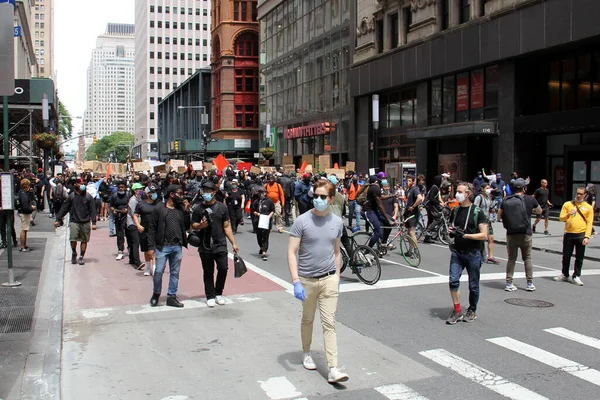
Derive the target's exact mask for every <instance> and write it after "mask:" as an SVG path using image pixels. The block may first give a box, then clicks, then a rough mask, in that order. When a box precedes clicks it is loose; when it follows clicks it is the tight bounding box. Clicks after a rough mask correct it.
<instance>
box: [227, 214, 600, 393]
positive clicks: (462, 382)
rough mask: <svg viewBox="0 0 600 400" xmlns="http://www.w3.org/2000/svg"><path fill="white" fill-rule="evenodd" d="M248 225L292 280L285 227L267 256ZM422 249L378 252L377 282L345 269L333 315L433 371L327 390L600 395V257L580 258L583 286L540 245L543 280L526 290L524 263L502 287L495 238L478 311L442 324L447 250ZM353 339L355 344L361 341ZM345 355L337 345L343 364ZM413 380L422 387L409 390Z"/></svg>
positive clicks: (245, 243) (247, 253) (273, 264)
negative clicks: (412, 261)
mask: <svg viewBox="0 0 600 400" xmlns="http://www.w3.org/2000/svg"><path fill="white" fill-rule="evenodd" d="M249 228H250V227H249V224H246V225H245V226H244V227H241V229H240V231H241V233H240V234H238V236H237V240H238V243H239V245H240V247H241V248H242V255H243V256H244V257H245V259H246V260H247V261H249V262H251V263H253V264H255V265H256V266H257V267H259V268H260V269H262V270H264V271H267V272H268V273H270V274H272V275H274V276H276V277H278V278H281V279H283V280H285V281H289V273H288V271H287V262H286V249H287V241H288V235H287V233H284V234H279V233H276V232H273V233H272V234H271V241H270V249H269V253H270V257H269V261H267V262H264V261H262V260H261V259H260V258H259V257H258V247H257V245H256V238H255V236H254V235H252V234H251V232H250V229H249ZM420 249H421V254H422V262H421V265H420V266H419V268H412V267H409V266H407V265H406V263H405V261H404V260H403V258H402V256H401V255H400V253H399V250H395V251H392V252H391V253H389V254H388V255H387V256H386V257H385V258H384V259H383V260H382V269H383V271H382V277H381V280H380V282H379V283H378V284H377V285H375V286H366V285H363V284H362V283H360V282H359V281H358V280H357V279H355V277H353V275H352V274H351V272H350V271H346V272H344V274H343V280H342V285H341V291H342V294H341V297H340V303H339V308H338V310H339V311H338V316H337V317H338V321H339V322H340V323H341V324H343V325H345V326H347V327H349V328H351V329H352V330H354V331H356V332H358V333H360V334H361V335H363V336H364V337H365V338H369V339H373V340H376V341H377V342H380V343H382V344H384V345H385V346H388V347H389V348H390V349H392V350H394V351H396V352H399V353H400V354H402V355H404V356H407V357H408V358H410V359H411V360H413V361H416V362H417V363H419V364H422V365H424V366H426V367H428V368H430V369H431V370H433V371H435V373H436V375H435V376H433V377H430V378H428V379H421V380H415V381H412V382H410V384H409V386H408V387H403V386H394V385H387V386H385V387H384V388H383V389H381V390H380V392H384V393H388V394H387V395H383V394H380V393H379V392H377V391H375V392H373V391H367V392H362V391H355V392H352V391H349V392H347V393H338V394H336V395H333V397H325V398H336V399H354V398H356V399H367V398H368V399H371V398H372V399H384V398H389V399H408V398H415V399H416V398H427V399H447V398H462V399H496V398H498V399H500V398H505V397H507V398H512V399H536V398H537V399H542V398H549V399H566V398H570V399H592V398H599V394H598V393H600V388H599V386H600V372H599V371H598V370H600V358H599V357H598V356H599V355H600V340H599V339H598V337H600V315H599V314H598V312H597V305H598V300H597V299H598V293H599V289H600V276H598V274H600V263H596V262H592V261H586V262H585V263H584V272H583V276H582V280H583V281H584V283H585V286H583V287H577V286H575V285H572V284H568V283H557V282H554V281H553V280H552V277H553V276H555V275H558V274H560V265H561V258H560V257H561V256H559V255H556V254H549V253H544V252H538V251H534V254H533V261H534V265H535V268H534V276H535V277H536V278H534V283H535V285H536V287H537V290H536V291H535V292H527V291H525V290H523V288H524V286H525V279H524V274H523V272H524V270H523V264H522V263H520V264H518V265H517V267H516V271H517V274H516V275H515V282H514V283H515V285H516V286H517V287H519V290H518V291H516V292H505V291H504V290H503V289H504V284H505V281H504V274H505V266H506V248H505V247H504V246H496V257H497V258H499V259H500V260H501V264H500V265H490V264H484V265H483V266H482V270H481V273H482V281H481V289H480V302H479V308H478V313H477V314H478V319H477V320H476V321H475V322H473V323H459V324H457V325H455V326H449V325H446V324H445V320H446V318H447V316H448V314H449V312H450V311H451V306H452V303H451V300H450V296H449V293H448V279H447V275H448V264H449V250H448V249H447V247H445V246H442V245H426V244H420ZM586 272H587V273H588V274H587V275H586ZM461 289H464V290H463V291H462V294H463V296H462V299H463V300H462V304H463V308H464V309H466V307H467V306H468V285H467V282H462V283H461ZM507 299H524V300H542V301H545V302H549V303H551V304H552V306H551V307H546V308H540V307H523V306H516V305H511V304H508V303H506V300H507ZM355 346H356V349H357V351H358V350H359V349H360V348H361V343H360V342H357V343H356V344H355ZM347 358H348V356H347V354H343V353H342V354H340V362H341V363H342V364H344V362H345V361H344V360H345V359H347ZM355 367H356V366H355ZM409 388H410V389H412V390H413V391H414V392H416V393H410V392H407V391H408V390H410V389H409ZM390 393H392V394H390ZM394 393H395V394H394ZM407 393H408V394H407ZM419 395H420V396H422V397H418V396H419ZM403 396H404V397H403ZM410 396H413V397H410ZM415 396H416V397H415ZM309 398H311V397H310V396H309Z"/></svg>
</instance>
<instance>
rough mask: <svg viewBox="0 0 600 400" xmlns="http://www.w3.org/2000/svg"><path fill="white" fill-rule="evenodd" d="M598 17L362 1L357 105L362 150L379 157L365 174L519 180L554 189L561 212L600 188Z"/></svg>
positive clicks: (599, 10)
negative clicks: (403, 170)
mask: <svg viewBox="0 0 600 400" xmlns="http://www.w3.org/2000/svg"><path fill="white" fill-rule="evenodd" d="M360 3H368V4H363V6H362V7H361V5H360ZM599 14H600V1H587V0H571V1H564V0H441V1H430V0H411V1H408V0H405V1H402V0H400V1H385V0H378V1H374V0H373V1H367V0H363V1H359V7H358V15H357V24H358V27H357V32H356V33H357V35H356V45H357V47H356V56H355V58H354V62H355V63H354V65H353V67H352V69H351V74H350V81H351V95H352V97H353V98H354V100H355V118H354V123H355V125H356V132H357V139H356V140H357V148H368V147H369V146H370V144H371V143H372V144H373V151H370V152H369V153H368V157H363V158H359V159H358V160H357V161H358V168H359V169H361V170H363V171H366V170H367V168H369V167H378V168H380V169H382V170H383V169H385V168H386V165H389V164H392V163H395V162H402V161H416V163H417V170H418V172H421V173H425V174H426V176H427V177H428V178H429V179H431V178H433V176H435V175H436V174H438V173H440V172H445V171H450V172H452V173H453V174H454V175H455V177H456V178H458V179H464V180H472V179H473V177H474V175H475V174H476V171H478V170H481V168H485V169H486V172H487V171H489V170H491V169H493V170H496V171H500V172H502V173H503V174H504V176H505V177H507V176H508V175H509V174H510V173H511V172H513V171H518V172H519V173H520V175H521V176H530V177H531V179H532V185H531V186H532V188H531V189H534V186H535V187H537V185H538V184H539V181H540V180H541V179H542V178H545V179H548V181H549V183H550V191H551V199H550V200H551V201H552V202H553V203H554V204H560V203H562V202H563V201H566V200H568V199H572V198H573V197H572V196H573V193H574V188H575V187H576V186H578V185H582V184H585V183H586V182H593V183H596V184H599V183H600V152H599V151H598V150H600V119H599V118H598V115H599V112H600V24H598V23H597V21H596V18H595V16H597V15H599ZM374 95H377V96H378V97H379V104H378V110H379V112H378V114H379V129H378V130H377V131H375V130H374V129H373V128H374V126H373V125H374V124H373V122H372V121H373V119H374V118H373V116H376V114H377V112H375V113H374V112H373V101H372V100H373V96H374ZM377 96H376V97H377Z"/></svg>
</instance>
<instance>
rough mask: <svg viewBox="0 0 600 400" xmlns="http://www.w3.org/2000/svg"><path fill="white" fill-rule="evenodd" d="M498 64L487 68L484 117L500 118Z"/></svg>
mask: <svg viewBox="0 0 600 400" xmlns="http://www.w3.org/2000/svg"><path fill="white" fill-rule="evenodd" d="M498 89H499V83H498V66H497V65H492V66H489V67H487V68H486V69H485V96H484V100H483V102H484V106H485V109H484V110H485V111H484V118H485V119H488V118H498Z"/></svg>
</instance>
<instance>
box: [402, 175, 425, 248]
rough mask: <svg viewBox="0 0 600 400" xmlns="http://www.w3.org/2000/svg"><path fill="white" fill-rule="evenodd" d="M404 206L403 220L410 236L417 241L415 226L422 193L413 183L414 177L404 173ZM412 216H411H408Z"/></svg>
mask: <svg viewBox="0 0 600 400" xmlns="http://www.w3.org/2000/svg"><path fill="white" fill-rule="evenodd" d="M406 187H407V188H408V192H407V193H406V208H405V209H404V220H405V221H406V226H407V228H408V230H409V233H410V236H411V237H412V238H413V239H414V240H415V243H416V242H417V234H416V227H417V224H418V222H419V213H420V211H419V204H421V203H422V202H423V195H422V194H421V191H420V189H419V187H418V186H417V185H415V177H414V176H413V175H410V174H409V175H406ZM411 216H413V218H410V217H411Z"/></svg>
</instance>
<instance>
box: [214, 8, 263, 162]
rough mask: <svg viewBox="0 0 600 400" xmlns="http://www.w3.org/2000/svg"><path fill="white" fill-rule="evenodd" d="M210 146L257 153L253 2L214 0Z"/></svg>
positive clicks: (241, 154) (232, 152) (228, 152)
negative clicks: (212, 141) (211, 139)
mask: <svg viewBox="0 0 600 400" xmlns="http://www.w3.org/2000/svg"><path fill="white" fill-rule="evenodd" d="M212 3H213V4H212V27H213V29H212V33H211V35H212V55H211V67H212V75H213V79H212V96H211V103H212V107H211V109H212V125H211V126H212V128H213V130H212V132H211V134H212V138H213V139H217V140H218V141H217V142H214V143H211V144H210V146H211V147H218V148H219V149H220V150H223V151H224V152H225V153H226V154H225V155H226V156H227V157H239V158H251V157H252V156H253V153H256V152H257V151H258V65H259V58H258V52H259V50H258V45H259V44H258V21H257V18H256V16H257V14H256V12H257V11H256V10H257V1H256V0H254V1H219V0H213V1H212Z"/></svg>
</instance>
